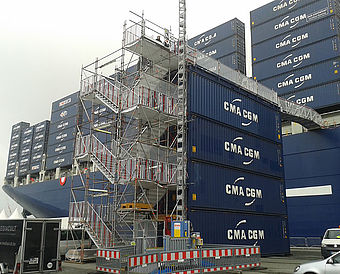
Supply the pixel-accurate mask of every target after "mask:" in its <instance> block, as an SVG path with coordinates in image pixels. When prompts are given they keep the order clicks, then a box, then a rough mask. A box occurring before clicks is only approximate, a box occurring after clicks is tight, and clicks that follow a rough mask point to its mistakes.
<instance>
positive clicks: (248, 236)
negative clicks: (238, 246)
mask: <svg viewBox="0 0 340 274" xmlns="http://www.w3.org/2000/svg"><path fill="white" fill-rule="evenodd" d="M227 237H228V240H264V230H243V229H229V230H228V231H227Z"/></svg>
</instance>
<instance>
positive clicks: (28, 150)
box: [20, 145, 32, 157]
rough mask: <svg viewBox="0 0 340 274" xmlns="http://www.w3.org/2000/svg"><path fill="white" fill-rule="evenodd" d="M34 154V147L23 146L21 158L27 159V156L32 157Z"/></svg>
mask: <svg viewBox="0 0 340 274" xmlns="http://www.w3.org/2000/svg"><path fill="white" fill-rule="evenodd" d="M31 152H32V146H31V145H26V146H22V147H21V149H20V157H25V156H27V155H30V154H31Z"/></svg>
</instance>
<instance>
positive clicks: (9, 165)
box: [7, 160, 17, 169]
mask: <svg viewBox="0 0 340 274" xmlns="http://www.w3.org/2000/svg"><path fill="white" fill-rule="evenodd" d="M16 164H17V161H13V160H12V161H8V163H7V169H15V167H16Z"/></svg>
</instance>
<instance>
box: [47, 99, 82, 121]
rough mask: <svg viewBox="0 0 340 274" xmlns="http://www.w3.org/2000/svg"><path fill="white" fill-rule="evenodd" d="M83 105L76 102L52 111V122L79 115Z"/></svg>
mask: <svg viewBox="0 0 340 274" xmlns="http://www.w3.org/2000/svg"><path fill="white" fill-rule="evenodd" d="M81 110H82V107H81V106H80V105H79V104H74V105H71V106H68V107H65V108H63V109H62V110H58V111H55V112H52V113H51V124H54V123H59V122H61V121H64V120H67V119H69V118H71V117H74V116H77V115H79V113H80V111H81Z"/></svg>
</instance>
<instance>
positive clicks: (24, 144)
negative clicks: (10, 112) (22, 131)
mask: <svg viewBox="0 0 340 274" xmlns="http://www.w3.org/2000/svg"><path fill="white" fill-rule="evenodd" d="M32 140H33V134H31V135H29V136H26V137H22V138H21V145H20V149H21V148H22V147H28V146H30V147H31V146H32Z"/></svg>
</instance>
